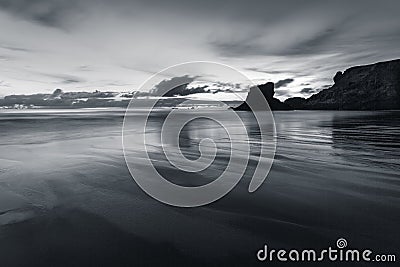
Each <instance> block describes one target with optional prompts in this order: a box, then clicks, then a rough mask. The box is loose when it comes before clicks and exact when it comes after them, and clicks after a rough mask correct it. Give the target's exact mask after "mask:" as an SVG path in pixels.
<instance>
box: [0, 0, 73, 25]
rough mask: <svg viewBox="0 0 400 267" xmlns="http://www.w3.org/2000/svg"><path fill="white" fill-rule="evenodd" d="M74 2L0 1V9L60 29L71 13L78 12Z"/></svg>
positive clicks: (40, 0)
mask: <svg viewBox="0 0 400 267" xmlns="http://www.w3.org/2000/svg"><path fill="white" fill-rule="evenodd" d="M78 3H79V1H76V0H68V1H64V0H0V8H1V9H3V10H6V11H8V12H10V13H12V14H14V15H16V16H19V17H21V18H24V19H27V20H32V21H35V22H37V23H39V24H42V25H46V26H51V27H62V26H63V22H64V21H65V19H66V17H67V16H68V15H69V14H70V13H71V12H78V11H79V9H78V8H77V4H78Z"/></svg>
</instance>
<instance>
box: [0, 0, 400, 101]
mask: <svg viewBox="0 0 400 267" xmlns="http://www.w3.org/2000/svg"><path fill="white" fill-rule="evenodd" d="M227 7H228V8H227ZM399 8H400V2H399V1H394V0H383V1H379V2H377V1H372V0H363V1H359V0H354V1H345V0H338V1H318V0H307V1H306V0H281V1H267V0H255V1H252V2H251V4H249V3H248V2H246V1H229V0H223V1H212V0H204V1H184V0H170V1H161V0H155V1H144V0H132V1H131V0H114V1H108V0H35V1H32V0H0V25H1V27H2V36H0V69H2V70H5V69H7V70H8V71H6V72H2V77H1V79H2V80H4V81H7V83H9V84H10V87H3V88H2V90H3V91H2V93H4V94H12V93H33V92H42V91H44V92H51V91H53V90H54V88H57V87H59V86H61V87H62V88H63V89H64V90H65V91H74V90H92V89H99V90H110V89H111V90H116V91H126V92H128V91H134V90H135V89H137V88H139V86H140V85H141V84H142V83H143V82H144V81H145V80H146V79H147V78H149V76H151V75H152V74H154V73H157V72H158V71H160V70H162V69H164V68H166V67H169V66H171V65H175V64H179V63H182V62H188V61H196V60H201V61H215V62H220V63H223V64H227V65H229V66H232V67H234V68H236V69H238V70H240V71H242V72H243V73H245V74H246V75H248V76H249V77H250V78H251V79H252V80H253V81H254V82H257V83H258V82H259V83H264V82H266V81H280V80H281V81H283V80H286V79H287V77H292V78H293V79H294V81H292V82H290V83H286V84H284V85H281V86H280V87H282V88H285V89H287V90H289V91H288V94H293V95H296V96H298V94H300V93H299V88H303V87H312V88H322V86H323V85H325V84H327V83H329V82H331V81H332V77H333V75H334V74H335V73H336V72H337V71H339V70H341V71H343V70H345V69H346V68H348V67H351V66H354V65H361V64H368V63H373V62H377V61H383V60H388V59H393V58H399V57H400V51H399V49H398V46H399V44H400V31H399V27H398V25H400V17H399V16H398V10H399ZM124 66H129V67H124ZM43 73H45V74H52V73H61V74H63V75H59V77H54V76H53V77H52V76H51V75H50V76H45V75H43ZM179 75H182V74H176V75H175V74H174V75H173V76H179ZM61 76H64V77H61ZM278 83H279V82H278ZM301 83H304V84H309V85H301ZM284 86H285V87H284ZM278 87H279V86H277V88H278ZM181 89H182V88H181ZM186 89H188V88H186ZM186 89H185V90H183V92H185V93H186V92H187V90H186ZM205 90H207V89H205ZM234 91H236V89H234Z"/></svg>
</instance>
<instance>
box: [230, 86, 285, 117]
mask: <svg viewBox="0 0 400 267" xmlns="http://www.w3.org/2000/svg"><path fill="white" fill-rule="evenodd" d="M257 87H258V88H259V89H260V91H261V93H262V95H263V96H264V98H265V99H266V100H267V101H268V104H269V107H270V108H271V110H290V109H292V108H291V107H290V106H288V105H287V104H285V103H282V102H281V101H280V100H279V99H276V98H274V94H275V85H274V83H272V82H268V83H266V84H262V85H258V86H257ZM256 89H257V88H256V87H252V88H250V92H249V94H248V95H247V97H246V102H243V103H242V104H241V105H239V106H238V107H236V108H234V110H239V111H240V110H246V111H249V110H251V109H250V106H251V107H252V110H257V109H260V110H262V109H265V107H260V105H262V104H265V102H264V101H260V99H259V95H258V94H257V91H256Z"/></svg>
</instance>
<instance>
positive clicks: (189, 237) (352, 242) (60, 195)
mask: <svg viewBox="0 0 400 267" xmlns="http://www.w3.org/2000/svg"><path fill="white" fill-rule="evenodd" d="M177 112H182V114H187V113H188V112H196V114H197V115H198V116H199V117H202V118H203V119H199V120H197V121H196V120H194V121H191V122H190V125H188V126H187V127H184V128H182V129H181V131H180V132H179V131H178V132H177V133H170V136H171V140H172V139H174V137H175V136H176V137H178V139H177V140H178V141H177V142H172V141H171V142H170V143H169V144H167V145H169V146H172V147H175V148H177V147H178V148H179V147H180V148H181V150H182V151H183V154H184V155H185V156H186V157H187V158H188V159H192V160H195V159H196V157H198V156H199V153H200V152H201V150H200V149H199V146H200V145H201V142H200V141H201V139H202V138H210V139H212V140H214V144H215V147H214V148H216V149H218V150H221V151H222V152H221V153H220V154H218V153H217V156H216V157H215V160H214V162H213V164H212V165H210V167H209V168H208V169H207V170H206V171H204V172H202V173H201V174H196V173H190V172H183V171H181V170H178V169H177V167H176V166H174V165H172V164H169V162H168V159H167V158H166V157H165V155H164V154H163V148H164V146H165V145H166V144H163V143H162V142H161V139H160V131H161V129H162V122H163V121H164V119H165V118H166V113H168V110H159V111H157V112H153V113H152V114H151V115H150V118H149V123H148V124H147V126H146V129H145V131H143V128H142V126H141V125H137V127H136V128H135V125H134V124H133V125H131V127H132V128H131V129H129V134H130V135H131V136H134V137H135V135H137V140H138V142H140V140H142V139H141V138H143V135H145V136H146V140H149V146H151V148H149V155H150V157H151V162H152V164H154V166H155V168H156V169H157V170H159V171H160V173H163V174H164V175H165V177H166V179H168V180H170V181H171V182H173V183H176V184H180V185H184V186H201V185H204V184H207V183H209V182H211V181H212V180H214V179H217V177H218V175H220V173H221V171H222V170H223V166H225V165H226V164H227V163H228V161H229V155H234V156H235V157H238V158H241V157H248V155H247V154H246V153H247V152H246V151H242V150H234V151H230V150H231V149H234V147H233V146H232V144H231V142H230V141H229V138H228V137H229V136H228V137H227V136H226V131H225V130H223V129H222V130H221V129H220V128H221V127H220V125H218V124H215V123H213V122H210V121H209V120H207V119H204V118H206V117H207V116H208V115H209V114H210V113H215V112H218V114H219V116H222V117H224V114H225V113H224V112H226V113H228V112H231V111H228V110H218V111H213V110H211V111H210V110H206V109H197V110H194V111H188V110H182V111H179V110H178V111H177ZM238 114H239V116H240V117H241V119H242V121H243V124H244V125H246V129H247V131H246V134H245V135H243V136H241V135H240V134H243V132H240V134H239V136H235V140H236V141H237V140H247V141H249V142H250V143H251V144H252V149H255V152H254V153H253V154H252V155H251V159H252V160H250V161H249V163H248V164H249V166H248V170H246V172H245V173H244V175H243V177H242V179H241V180H240V181H239V183H238V184H237V186H235V187H234V188H233V189H232V190H231V191H230V192H229V193H228V194H226V195H225V196H224V197H222V198H220V199H218V200H216V201H214V202H212V203H210V204H207V205H204V206H200V207H194V208H184V207H175V206H171V205H168V204H165V203H162V202H160V201H158V200H156V199H154V198H152V197H151V196H149V195H148V194H147V193H146V192H144V191H143V190H142V189H141V188H140V187H139V186H138V184H137V183H136V182H135V180H134V179H133V178H132V175H131V173H130V171H129V169H128V167H127V164H126V161H125V158H124V153H123V142H122V129H123V122H124V116H125V110H124V109H119V108H109V109H108V108H104V109H64V110H63V109H47V110H46V109H37V110H0V263H1V264H0V265H1V266H267V265H268V266H299V265H302V264H304V265H305V266H343V265H344V266H396V263H378V262H368V263H367V262H362V261H360V262H350V263H348V262H334V261H329V260H326V261H324V262H323V263H322V265H321V263H318V262H307V263H302V262H297V263H289V262H279V261H274V262H266V261H264V262H260V261H259V259H257V256H256V254H257V252H258V251H259V250H260V249H262V248H264V246H265V245H267V246H268V248H270V249H276V250H278V249H287V250H290V249H316V250H320V249H324V248H328V247H335V248H336V246H337V243H336V242H337V240H338V239H340V238H342V239H345V240H346V241H347V247H348V248H358V249H360V250H363V249H370V250H371V251H373V253H374V254H396V253H397V261H399V260H400V254H399V251H398V248H399V247H400V231H399V225H400V175H399V173H400V111H275V112H274V113H273V118H274V122H275V129H276V132H275V135H276V136H275V137H276V151H275V153H274V159H273V163H272V167H271V170H270V172H269V174H268V176H267V177H266V179H265V180H264V182H263V183H262V185H261V186H260V187H259V188H258V189H257V190H256V191H255V192H253V193H249V191H248V186H249V181H250V180H251V178H252V175H253V171H252V170H253V169H254V168H253V167H254V166H255V165H256V164H257V155H258V156H259V153H258V152H257V151H259V147H260V146H263V143H262V140H263V138H262V134H263V133H261V132H260V130H259V128H258V127H257V122H256V121H255V118H254V117H253V116H250V115H249V113H248V112H245V111H243V112H238ZM130 116H137V117H138V118H140V120H142V119H143V116H146V111H145V110H143V109H138V110H133V111H132V112H131V114H130ZM227 117H228V116H227ZM235 123H237V122H236V121H232V122H230V121H229V120H228V121H225V122H224V124H226V125H230V126H232V125H233V126H234V125H235ZM238 133H239V132H238ZM269 134H270V133H269ZM167 139H168V138H167ZM257 148H258V150H257ZM131 149H133V150H135V146H133V147H131ZM137 149H138V155H140V153H139V152H141V151H139V150H140V149H142V147H141V146H140V144H139V145H138V146H137ZM227 151H228V152H229V153H228V152H227ZM260 160H262V159H260ZM143 175H146V174H143ZM148 178H149V179H152V178H153V177H148ZM397 263H398V262H397Z"/></svg>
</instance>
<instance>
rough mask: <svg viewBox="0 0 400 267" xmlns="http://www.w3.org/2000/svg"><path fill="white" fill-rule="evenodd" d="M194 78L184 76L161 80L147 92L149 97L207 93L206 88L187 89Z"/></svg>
mask: <svg viewBox="0 0 400 267" xmlns="http://www.w3.org/2000/svg"><path fill="white" fill-rule="evenodd" d="M196 78H197V77H190V76H187V75H185V76H181V77H173V78H171V79H168V80H163V81H161V82H160V83H159V84H157V85H156V86H155V87H154V88H153V89H152V90H151V91H150V92H149V95H152V96H164V97H173V96H187V95H191V94H198V93H206V92H209V91H208V90H207V86H200V87H194V88H188V85H189V84H190V83H191V82H193V81H194V80H195V79H196Z"/></svg>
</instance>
